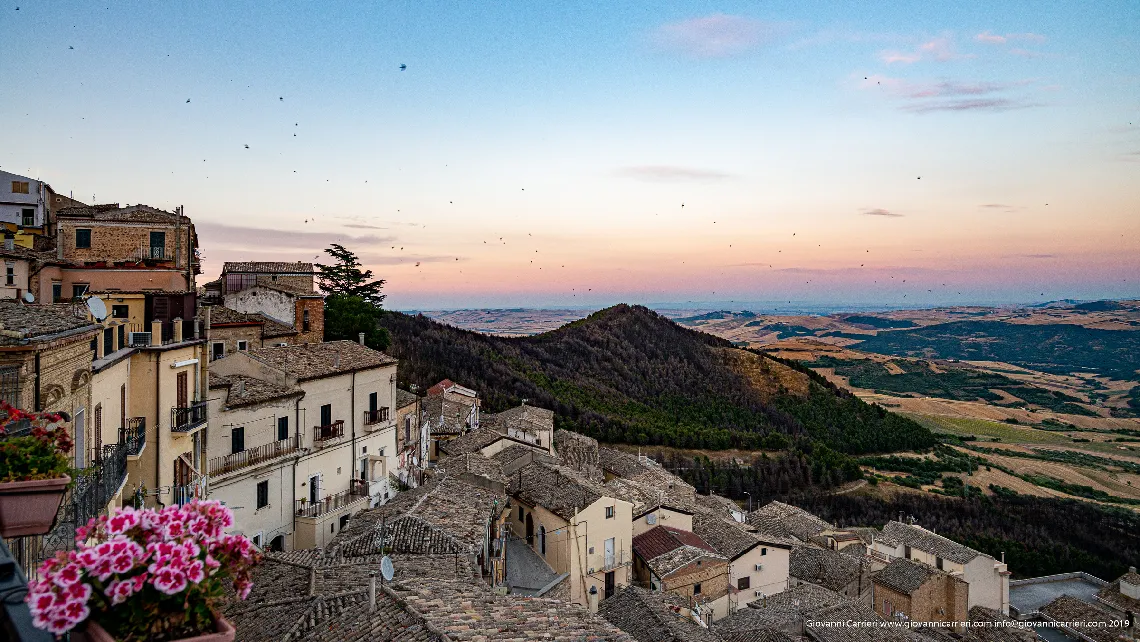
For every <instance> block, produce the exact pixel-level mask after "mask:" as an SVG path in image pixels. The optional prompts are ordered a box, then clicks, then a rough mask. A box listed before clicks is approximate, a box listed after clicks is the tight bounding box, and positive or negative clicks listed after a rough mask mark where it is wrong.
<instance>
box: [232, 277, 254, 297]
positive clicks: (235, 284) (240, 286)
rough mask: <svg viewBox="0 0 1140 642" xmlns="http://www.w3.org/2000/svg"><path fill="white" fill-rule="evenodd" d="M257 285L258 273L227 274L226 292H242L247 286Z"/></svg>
mask: <svg viewBox="0 0 1140 642" xmlns="http://www.w3.org/2000/svg"><path fill="white" fill-rule="evenodd" d="M255 285H257V275H256V274H227V275H226V292H227V293H229V294H233V293H234V292H241V291H242V290H245V289H246V288H252V287H253V286H255Z"/></svg>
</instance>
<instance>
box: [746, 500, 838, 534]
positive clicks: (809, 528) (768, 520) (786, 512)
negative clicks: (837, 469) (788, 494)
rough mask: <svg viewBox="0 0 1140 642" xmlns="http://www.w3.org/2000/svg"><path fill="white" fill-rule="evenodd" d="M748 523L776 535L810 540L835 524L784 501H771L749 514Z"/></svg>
mask: <svg viewBox="0 0 1140 642" xmlns="http://www.w3.org/2000/svg"><path fill="white" fill-rule="evenodd" d="M748 523H749V524H752V525H753V526H755V527H756V529H757V531H759V532H760V533H763V534H767V535H773V536H775V537H785V538H786V537H795V538H797V539H799V540H802V541H805V542H806V541H808V540H809V539H811V537H812V536H814V535H818V534H820V533H822V532H823V531H825V530H834V529H835V526H833V525H832V524H830V523H828V522H826V521H824V520H822V519H820V518H819V517H816V516H815V515H812V514H811V513H809V512H807V511H806V510H804V509H802V508H797V507H796V506H792V505H790V504H785V503H783V502H769V503H768V504H765V505H764V506H763V507H761V508H760V509H759V510H756V511H753V512H752V513H750V514H749V515H748Z"/></svg>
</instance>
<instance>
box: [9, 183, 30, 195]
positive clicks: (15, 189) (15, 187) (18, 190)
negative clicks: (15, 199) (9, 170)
mask: <svg viewBox="0 0 1140 642" xmlns="http://www.w3.org/2000/svg"><path fill="white" fill-rule="evenodd" d="M28 187H29V186H28V181H12V193H13V194H28V193H29V192H28Z"/></svg>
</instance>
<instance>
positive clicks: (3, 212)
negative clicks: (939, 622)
mask: <svg viewBox="0 0 1140 642" xmlns="http://www.w3.org/2000/svg"><path fill="white" fill-rule="evenodd" d="M12 181H26V182H27V183H28V193H27V194H15V193H13V192H12ZM42 190H43V183H41V182H40V181H37V180H35V179H34V178H28V177H27V176H20V175H19V174H12V173H10V172H3V171H0V221H4V222H7V223H16V224H20V223H22V222H23V210H24V209H25V208H33V209H35V210H36V215H35V216H36V220H35V224H36V225H37V226H38V225H43V220H44V214H43V212H44V208H43V203H42V201H41V197H42V195H43V194H42Z"/></svg>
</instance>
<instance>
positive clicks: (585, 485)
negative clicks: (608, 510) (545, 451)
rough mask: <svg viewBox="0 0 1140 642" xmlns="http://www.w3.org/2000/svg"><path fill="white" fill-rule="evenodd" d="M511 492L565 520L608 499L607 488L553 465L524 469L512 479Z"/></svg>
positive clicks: (531, 465) (574, 472)
mask: <svg viewBox="0 0 1140 642" xmlns="http://www.w3.org/2000/svg"><path fill="white" fill-rule="evenodd" d="M509 492H510V494H511V495H512V496H513V497H517V498H518V499H519V500H521V501H522V502H524V503H526V504H529V505H531V506H542V507H543V508H545V509H546V510H548V511H550V512H552V513H554V514H555V515H558V516H559V517H561V518H562V519H565V520H568V521H569V520H570V519H573V517H574V514H575V512H577V511H580V510H582V509H584V508H586V507H587V506H589V505H590V504H593V503H594V502H596V501H598V500H599V499H601V498H602V497H603V496H606V494H607V493H606V490H605V488H604V487H603V486H602V485H601V484H598V483H596V482H592V481H589V480H587V479H585V478H584V477H581V476H580V475H578V474H577V472H576V471H574V470H572V469H569V468H565V467H563V466H556V465H552V464H543V463H533V464H528V465H526V466H523V467H522V468H520V469H519V470H518V471H516V472H515V473H514V474H512V475H511V477H510V487H509Z"/></svg>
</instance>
